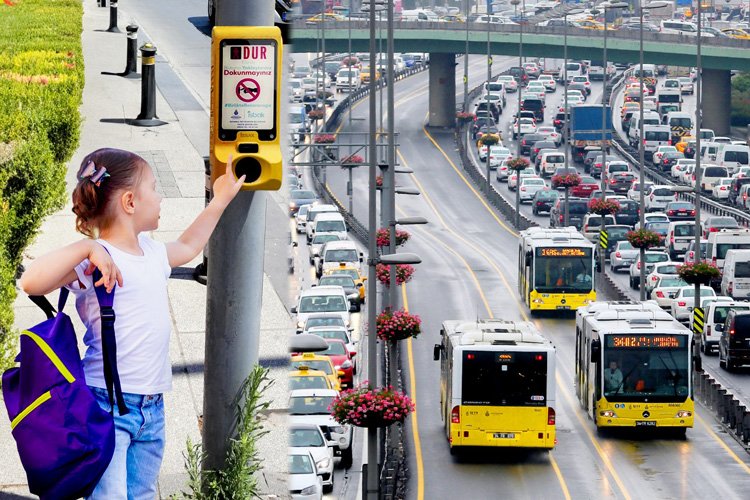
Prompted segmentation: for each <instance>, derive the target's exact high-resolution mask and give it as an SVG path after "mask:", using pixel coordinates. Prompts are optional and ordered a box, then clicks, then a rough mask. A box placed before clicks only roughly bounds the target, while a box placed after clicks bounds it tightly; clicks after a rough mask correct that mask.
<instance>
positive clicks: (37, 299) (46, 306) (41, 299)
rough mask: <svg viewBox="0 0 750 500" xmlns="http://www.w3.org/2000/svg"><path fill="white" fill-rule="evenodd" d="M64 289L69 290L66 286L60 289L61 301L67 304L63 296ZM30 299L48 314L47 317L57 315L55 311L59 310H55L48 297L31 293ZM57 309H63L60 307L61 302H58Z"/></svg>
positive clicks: (50, 317)
mask: <svg viewBox="0 0 750 500" xmlns="http://www.w3.org/2000/svg"><path fill="white" fill-rule="evenodd" d="M63 290H65V291H66V292H67V290H66V289H64V288H61V289H60V299H61V300H60V301H61V302H62V304H63V305H65V300H63V297H62V294H63ZM66 298H67V295H66ZM29 299H30V300H31V301H32V302H33V303H34V304H36V305H37V306H38V307H39V309H41V310H42V311H44V314H46V315H47V319H52V318H54V317H55V313H56V312H57V311H55V308H54V307H52V304H51V303H50V301H49V300H47V297H45V296H44V295H29ZM57 309H58V310H60V311H62V307H60V305H59V303H58V307H57Z"/></svg>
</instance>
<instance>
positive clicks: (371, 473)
mask: <svg viewBox="0 0 750 500" xmlns="http://www.w3.org/2000/svg"><path fill="white" fill-rule="evenodd" d="M375 49H376V46H375V2H374V1H371V2H370V61H374V60H375ZM376 90H377V87H376V85H375V78H370V204H369V205H370V206H369V209H370V210H369V214H368V215H369V216H368V219H369V235H368V236H369V245H368V246H369V248H368V252H367V253H368V259H367V263H368V279H367V302H368V304H367V324H368V325H370V326H369V328H368V329H367V380H368V385H369V387H370V389H373V388H375V387H376V386H377V384H378V359H377V337H376V329H375V324H376V322H377V282H378V279H377V276H376V273H375V262H376V260H375V259H376V256H377V254H378V249H377V245H376V241H375V238H376V231H377V226H376V224H377V217H376V206H375V195H376V190H375V184H376V179H375V177H376V176H377V175H376V173H377V170H378V159H377V154H378V152H377V144H376V142H375V141H377V130H376V125H377V124H376V122H375V113H377V101H376V100H375V92H376ZM393 278H395V276H394V277H393ZM378 469H379V467H378V430H377V428H375V427H369V428H368V429H367V483H366V484H367V495H366V498H367V500H378V496H379V489H380V487H379V483H378V475H379V474H378Z"/></svg>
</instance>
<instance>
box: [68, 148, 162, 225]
mask: <svg viewBox="0 0 750 500" xmlns="http://www.w3.org/2000/svg"><path fill="white" fill-rule="evenodd" d="M92 162H93V164H94V165H95V168H96V170H97V171H98V170H99V169H101V168H102V167H104V168H106V173H107V175H106V176H104V177H103V178H101V179H100V180H99V182H96V183H95V182H93V181H92V176H91V175H87V176H86V177H83V178H82V174H83V173H84V171H86V170H87V167H88V172H89V173H90V171H91V169H90V167H89V164H90V163H92ZM144 168H149V167H148V163H147V162H146V160H144V159H143V158H141V157H140V156H138V155H137V154H135V153H131V152H129V151H123V150H122V149H112V148H102V149H97V150H96V151H94V152H93V153H89V154H88V155H87V156H86V157H85V158H84V159H83V161H82V162H81V166H80V168H79V169H78V173H77V174H76V179H78V183H77V184H76V187H75V188H74V189H73V213H74V214H76V229H77V230H78V232H80V233H82V234H84V235H86V236H88V237H89V238H95V237H96V236H98V233H99V231H100V230H101V229H102V228H105V227H107V226H108V225H109V224H110V223H111V222H112V218H113V217H114V211H113V207H112V205H113V202H114V201H116V198H117V194H118V193H120V192H121V191H132V190H135V188H136V186H137V185H138V183H139V182H140V179H141V175H142V174H143V171H144V170H143V169H144Z"/></svg>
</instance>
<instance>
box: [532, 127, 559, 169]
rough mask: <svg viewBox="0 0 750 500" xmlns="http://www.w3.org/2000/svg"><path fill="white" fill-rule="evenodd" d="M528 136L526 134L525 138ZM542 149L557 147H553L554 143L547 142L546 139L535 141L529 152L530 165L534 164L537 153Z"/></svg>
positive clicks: (555, 147) (554, 147)
mask: <svg viewBox="0 0 750 500" xmlns="http://www.w3.org/2000/svg"><path fill="white" fill-rule="evenodd" d="M528 136H529V135H528V134H526V137H528ZM542 137H544V136H542ZM542 149H557V146H555V142H554V141H548V140H546V139H542V140H539V141H536V142H535V143H534V145H533V146H532V147H531V150H530V151H529V161H531V163H536V159H537V156H539V151H540V150H542Z"/></svg>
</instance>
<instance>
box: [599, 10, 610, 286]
mask: <svg viewBox="0 0 750 500" xmlns="http://www.w3.org/2000/svg"><path fill="white" fill-rule="evenodd" d="M602 10H603V11H604V60H603V61H602V67H603V68H604V73H603V75H602V165H606V164H607V153H609V148H608V147H607V104H608V102H607V7H606V6H605V7H604V8H603V9H602ZM604 170H605V169H604V168H603V167H602V173H601V181H602V199H606V196H605V193H606V192H607V177H606V176H605V175H604ZM604 219H605V218H604V217H603V216H602V225H601V228H602V230H604ZM600 243H601V242H600ZM597 246H598V247H599V253H600V256H599V257H600V259H601V261H600V262H601V264H600V266H601V269H602V271H603V270H604V268H605V267H604V265H605V263H606V260H607V249H606V248H602V246H601V244H597Z"/></svg>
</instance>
